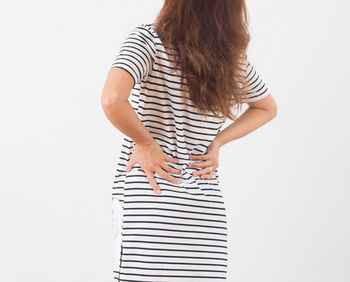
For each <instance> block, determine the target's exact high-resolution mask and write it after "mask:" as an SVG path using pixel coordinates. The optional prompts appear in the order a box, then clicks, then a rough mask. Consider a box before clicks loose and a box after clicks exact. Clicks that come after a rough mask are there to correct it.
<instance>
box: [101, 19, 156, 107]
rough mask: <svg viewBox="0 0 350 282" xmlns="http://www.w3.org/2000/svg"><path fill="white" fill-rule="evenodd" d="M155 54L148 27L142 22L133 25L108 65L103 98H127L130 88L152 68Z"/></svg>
mask: <svg viewBox="0 0 350 282" xmlns="http://www.w3.org/2000/svg"><path fill="white" fill-rule="evenodd" d="M155 55H156V49H155V44H154V41H153V37H152V34H151V33H150V32H149V30H148V28H147V27H146V26H145V25H144V24H141V25H138V26H136V27H134V28H133V30H132V31H131V32H130V33H129V34H128V35H127V36H126V38H125V39H124V40H123V42H122V44H121V46H120V48H119V50H118V53H117V55H116V56H115V57H114V59H113V61H112V64H111V65H110V68H109V71H108V74H107V79H106V82H105V86H104V91H103V97H104V98H103V99H104V100H108V101H111V100H114V99H119V98H122V99H127V98H128V97H129V95H130V92H131V89H132V88H133V87H134V86H135V85H136V84H138V83H140V82H141V81H142V80H144V79H145V78H146V77H147V76H148V74H149V73H150V71H151V70H152V67H153V64H154V60H155Z"/></svg>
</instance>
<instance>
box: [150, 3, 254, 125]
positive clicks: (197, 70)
mask: <svg viewBox="0 0 350 282" xmlns="http://www.w3.org/2000/svg"><path fill="white" fill-rule="evenodd" d="M247 15H248V14H247V9H246V4H245V0H165V1H164V5H163V7H162V9H161V10H160V11H159V13H158V15H157V18H156V20H155V22H154V27H155V31H156V32H157V34H158V36H159V38H160V39H161V40H162V43H163V44H164V46H165V47H166V48H168V50H173V51H172V52H173V53H172V54H173V55H174V56H173V58H174V62H173V63H174V66H175V68H176V69H179V70H180V71H181V75H182V76H181V85H182V86H181V90H182V91H183V92H184V93H188V94H187V95H185V96H183V98H184V99H188V98H189V99H190V100H191V101H192V102H193V104H194V105H195V106H196V107H197V108H198V110H199V111H200V112H201V113H202V114H205V115H207V114H208V113H209V112H211V113H212V114H213V115H214V116H215V117H218V118H229V119H231V120H234V119H236V117H237V116H236V115H235V113H233V111H232V109H233V108H236V109H237V110H241V106H242V103H243V102H244V101H245V98H246V96H245V95H246V93H245V91H244V89H245V86H246V85H247V84H246V83H247V81H246V75H245V66H244V60H245V59H246V58H247V55H246V53H247V48H248V44H249V41H250V34H249V30H248V18H247ZM184 78H185V79H186V84H185V83H184Z"/></svg>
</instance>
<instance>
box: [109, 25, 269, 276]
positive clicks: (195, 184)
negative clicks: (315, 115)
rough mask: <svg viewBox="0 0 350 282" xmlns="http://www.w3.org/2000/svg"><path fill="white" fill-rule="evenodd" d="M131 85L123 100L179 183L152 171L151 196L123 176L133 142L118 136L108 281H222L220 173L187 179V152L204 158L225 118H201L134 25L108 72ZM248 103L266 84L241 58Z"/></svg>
mask: <svg viewBox="0 0 350 282" xmlns="http://www.w3.org/2000/svg"><path fill="white" fill-rule="evenodd" d="M110 68H111V69H112V68H122V69H124V70H125V71H127V72H128V73H129V74H130V75H131V76H132V78H133V79H134V82H135V84H134V87H133V89H132V91H131V94H130V98H129V101H130V103H131V105H132V106H133V108H134V109H135V111H136V112H137V114H138V116H139V118H140V119H141V120H142V122H143V124H144V125H145V126H146V128H147V129H148V130H149V132H150V133H151V134H152V136H153V138H154V139H155V140H156V141H157V142H158V143H159V144H160V146H161V147H162V149H163V151H164V153H165V154H167V155H169V156H171V157H174V158H177V159H178V160H179V161H178V163H177V164H174V163H170V162H166V163H167V164H168V165H170V166H172V167H174V168H176V169H180V170H181V174H173V173H170V174H171V175H173V176H175V177H180V178H181V179H182V181H183V182H182V183H181V184H174V183H171V182H169V181H167V180H165V179H163V178H162V177H160V176H159V175H158V174H157V173H155V174H154V177H155V179H156V181H157V183H158V184H159V186H160V188H161V190H162V193H161V194H160V195H158V194H156V193H155V192H154V191H153V189H152V187H151V185H150V184H149V183H148V180H147V177H146V175H145V173H144V171H143V170H142V169H141V167H140V166H139V165H138V164H135V165H134V167H133V168H132V170H131V171H130V172H128V173H126V172H125V166H126V163H127V162H128V160H129V158H130V155H131V154H132V152H133V148H134V145H135V144H134V142H133V141H132V139H130V138H129V137H128V136H124V138H123V141H122V145H121V148H120V151H119V156H118V164H117V169H116V175H115V177H114V185H113V187H112V204H113V226H114V239H115V241H114V247H115V251H114V255H115V260H114V269H113V272H114V278H115V279H117V281H130V282H131V281H132V282H151V281H152V282H156V281H157V282H159V281H162V282H171V281H182V282H187V281H191V282H195V281H198V282H199V281H207V282H209V281H210V282H214V281H222V280H225V279H226V276H227V259H228V254H227V222H226V213H225V203H224V199H223V197H222V193H221V188H220V185H219V175H218V170H217V169H216V170H215V175H214V178H213V179H200V177H199V176H192V172H193V171H195V170H199V168H191V167H188V166H187V164H188V162H194V160H189V155H190V154H204V153H206V148H207V146H208V145H209V144H210V142H211V141H212V140H213V139H214V137H215V136H216V135H217V134H218V133H219V132H220V129H221V126H222V125H223V123H224V120H221V119H218V118H215V117H213V116H211V115H209V116H203V115H201V114H199V112H198V111H197V109H196V108H195V107H194V105H193V104H192V103H191V102H189V104H188V106H187V107H184V104H183V102H182V100H181V99H180V97H181V92H180V91H179V88H180V84H179V83H180V76H179V73H178V72H177V70H175V69H174V67H173V66H172V58H171V55H170V54H169V52H167V50H166V49H165V48H164V46H163V45H162V42H161V40H160V38H159V37H158V36H157V34H156V32H155V30H154V27H153V24H140V25H138V26H136V27H135V28H134V29H133V30H132V31H131V33H130V34H129V35H128V36H127V38H126V39H125V40H124V42H123V43H122V45H121V48H120V50H119V53H118V54H117V56H116V57H115V58H114V60H113V63H112V65H111V67H110ZM246 71H247V77H248V79H249V81H250V86H249V89H248V92H247V94H248V98H249V101H257V100H260V99H263V98H264V97H266V96H267V95H268V89H267V87H266V85H265V83H264V82H263V81H262V79H261V77H259V75H258V73H257V72H256V70H255V69H254V68H253V66H252V64H251V63H250V62H249V61H248V59H247V69H246Z"/></svg>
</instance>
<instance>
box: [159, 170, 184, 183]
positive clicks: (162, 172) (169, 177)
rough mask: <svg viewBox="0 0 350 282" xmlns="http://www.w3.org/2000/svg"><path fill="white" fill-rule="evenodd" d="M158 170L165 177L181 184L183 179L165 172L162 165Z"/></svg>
mask: <svg viewBox="0 0 350 282" xmlns="http://www.w3.org/2000/svg"><path fill="white" fill-rule="evenodd" d="M156 172H157V173H158V174H159V175H160V176H161V177H163V178H164V179H166V180H168V181H169V182H172V183H174V184H180V183H181V182H182V181H181V180H180V179H178V178H176V177H174V176H171V175H170V174H169V173H167V172H165V171H164V170H163V169H162V168H161V167H159V168H158V169H157V170H156Z"/></svg>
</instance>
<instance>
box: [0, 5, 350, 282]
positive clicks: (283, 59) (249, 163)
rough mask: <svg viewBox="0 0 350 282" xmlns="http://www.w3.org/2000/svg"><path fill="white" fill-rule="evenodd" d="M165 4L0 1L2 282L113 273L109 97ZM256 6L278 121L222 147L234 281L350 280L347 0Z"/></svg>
mask: <svg viewBox="0 0 350 282" xmlns="http://www.w3.org/2000/svg"><path fill="white" fill-rule="evenodd" d="M162 3H163V1H162V0H157V1H156V0H153V1H150V0H147V1H141V0H138V1H135V0H134V1H106V0H99V1H96V0H95V1H91V0H90V1H86V0H85V1H78V0H76V1H67V0H61V1H50V0H46V1H39V0H34V1H6V2H4V1H3V2H1V4H0V31H1V45H0V46H1V47H0V48H1V52H0V62H1V63H0V75H1V76H0V77H1V83H0V92H1V103H0V107H1V108H0V115H1V116H0V117H1V128H0V130H1V139H0V140H1V141H0V142H1V144H0V145H1V146H0V150H1V151H0V153H1V158H0V160H1V161H0V162H1V163H0V165H1V167H0V169H1V178H0V184H1V190H0V191H1V197H0V209H1V210H0V212H1V213H0V217H1V218H0V219H1V240H0V265H1V271H0V280H1V281H6V282H22V281H27V282H47V281H50V282H77V281H84V282H96V281H112V280H113V279H112V237H111V236H112V229H111V227H112V222H111V203H110V193H111V185H112V180H113V175H114V171H115V168H116V164H117V158H118V153H119V152H118V148H119V142H120V140H121V138H122V135H121V133H119V132H118V130H117V129H115V128H114V127H113V126H112V124H110V123H109V121H108V120H107V118H106V117H105V115H104V114H103V111H102V107H101V105H100V96H101V93H102V87H103V83H104V80H105V78H106V75H107V71H108V68H109V66H110V64H111V62H112V60H113V58H114V56H115V55H116V52H117V51H118V49H119V46H120V44H121V41H122V40H123V39H124V37H125V36H126V35H127V34H128V33H129V31H130V30H131V29H132V28H133V27H134V26H135V25H136V24H139V23H149V22H152V21H153V20H154V18H155V16H156V14H157V13H158V11H159V9H160V8H161V6H162ZM247 5H248V9H249V14H250V23H251V34H252V41H251V43H250V47H249V48H250V49H249V52H250V57H251V61H252V63H253V64H254V65H255V67H256V68H257V70H258V71H259V72H260V74H261V76H262V77H263V78H264V80H265V82H266V83H267V84H268V87H269V89H270V91H271V93H272V95H273V96H274V98H275V100H276V102H277V104H278V115H277V117H276V118H275V119H274V120H272V121H271V122H270V123H268V124H266V125H264V126H263V127H261V128H259V129H258V130H256V131H254V132H253V133H251V134H250V135H248V136H246V137H243V138H241V139H239V140H236V141H233V142H232V143H229V144H226V145H225V146H224V147H223V148H222V152H221V155H220V167H219V171H220V182H221V184H222V190H223V193H224V196H225V201H226V205H227V214H228V220H229V242H230V244H229V252H230V254H229V265H230V267H229V279H228V281H239V282H281V281H283V282H334V281H337V282H347V281H350V268H349V263H350V244H349V238H350V227H349V222H350V218H349V212H350V208H349V196H350V193H349V187H350V181H349V173H350V171H349V170H350V168H349V157H350V154H349V142H350V136H349V135H350V134H349V128H350V127H349V121H350V120H349V114H348V113H349V107H350V93H349V86H348V82H349V77H350V71H349V63H350V62H349V61H350V55H349V50H350V40H349V32H348V27H349V26H350V20H349V16H348V11H349V9H350V5H349V3H348V2H347V1H345V0H335V1H325V0H309V1H304V0H295V1H273V0H266V1H259V0H248V1H247Z"/></svg>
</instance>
